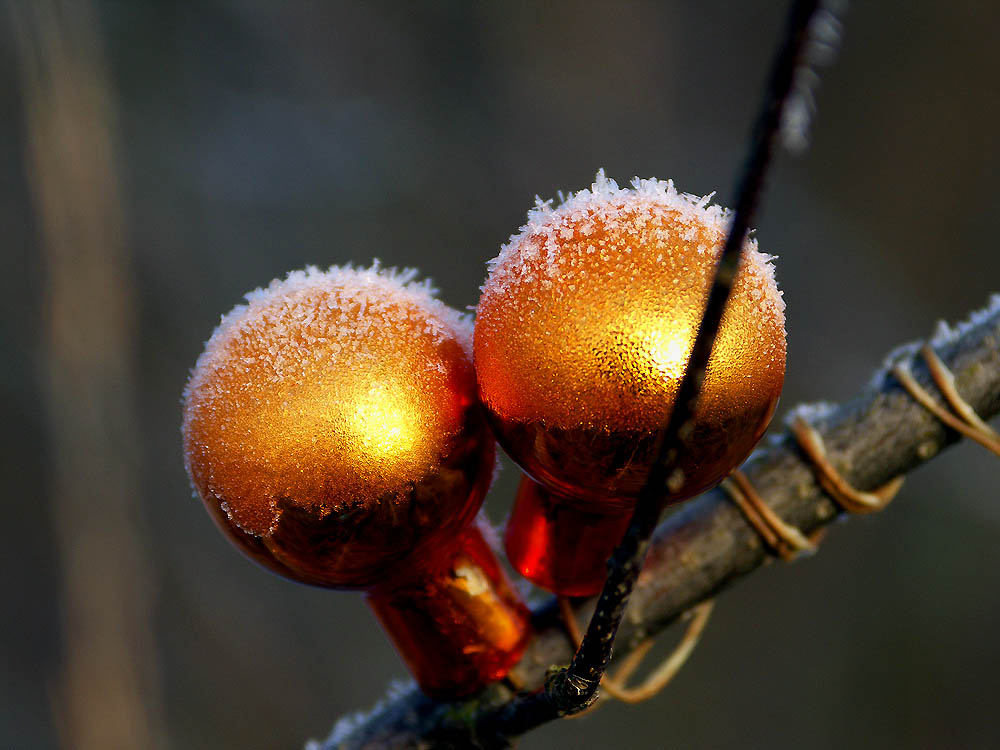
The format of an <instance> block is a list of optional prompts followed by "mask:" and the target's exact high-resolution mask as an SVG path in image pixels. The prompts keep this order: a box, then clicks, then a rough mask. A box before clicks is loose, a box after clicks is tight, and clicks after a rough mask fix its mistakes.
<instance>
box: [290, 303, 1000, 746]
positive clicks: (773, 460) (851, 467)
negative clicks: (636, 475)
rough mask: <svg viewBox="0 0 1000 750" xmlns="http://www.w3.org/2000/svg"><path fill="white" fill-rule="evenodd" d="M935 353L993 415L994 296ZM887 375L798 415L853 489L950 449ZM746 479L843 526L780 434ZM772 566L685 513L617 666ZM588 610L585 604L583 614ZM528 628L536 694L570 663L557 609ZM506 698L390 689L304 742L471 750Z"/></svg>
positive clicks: (722, 530) (731, 534) (707, 514)
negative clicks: (704, 604)
mask: <svg viewBox="0 0 1000 750" xmlns="http://www.w3.org/2000/svg"><path fill="white" fill-rule="evenodd" d="M932 344H933V346H934V348H935V350H936V351H937V353H938V354H939V355H940V357H941V359H942V360H943V361H944V363H945V364H946V365H947V366H948V367H949V368H950V369H951V370H952V371H953V372H954V374H955V381H956V385H957V387H958V390H959V392H960V393H961V394H962V396H963V397H964V398H965V399H966V400H967V401H968V403H969V404H970V405H971V406H972V408H973V409H975V411H976V412H977V413H978V414H979V415H980V416H981V417H983V419H990V418H992V417H994V416H996V415H997V414H998V413H1000V296H995V297H994V298H993V300H992V303H991V305H990V307H989V308H988V309H987V310H984V311H981V312H979V313H976V314H975V315H973V316H972V318H971V319H970V321H968V322H967V323H963V324H962V325H960V326H959V327H958V328H957V330H954V331H952V330H950V329H945V328H942V330H941V331H939V332H938V334H937V335H936V336H935V337H934V339H933V340H932ZM917 348H918V347H916V346H907V347H904V348H902V349H899V350H897V351H896V352H895V353H894V354H893V355H890V356H891V358H892V359H893V361H900V360H901V361H905V362H909V364H910V366H911V368H912V370H913V373H914V375H915V377H916V379H917V381H918V382H919V383H920V384H921V385H923V386H924V387H925V388H926V389H928V391H930V392H931V393H937V391H936V390H935V388H934V386H933V384H932V380H931V378H930V376H929V374H928V371H927V368H926V366H925V364H924V362H923V360H922V359H921V358H920V357H917V356H915V353H916V351H917ZM887 373H888V370H887V367H885V366H883V367H882V368H881V369H880V370H879V372H878V374H877V376H876V377H875V378H874V379H873V381H872V383H871V384H870V385H869V386H868V387H867V388H866V389H865V391H864V392H862V393H861V394H860V395H859V396H858V397H857V398H856V399H854V400H853V401H850V402H848V403H845V404H843V405H840V406H836V407H833V406H831V407H824V408H817V407H813V408H810V409H805V410H803V409H798V410H796V413H802V414H803V415H804V416H806V417H807V419H808V421H810V422H811V423H812V424H813V425H814V427H816V429H817V430H818V431H819V433H820V435H821V436H822V437H823V440H824V442H825V444H826V448H827V452H828V455H829V458H830V460H831V461H832V463H833V464H834V465H835V466H836V467H837V468H838V469H839V470H840V471H841V473H842V474H843V476H844V477H845V478H846V479H847V480H848V481H849V482H850V483H851V484H852V485H854V486H856V487H858V488H859V489H864V490H870V489H874V488H876V487H879V486H881V485H882V484H884V483H885V482H887V481H888V480H890V479H892V478H893V477H895V476H898V475H901V474H904V473H906V472H908V471H911V470H912V469H914V468H916V467H917V466H919V465H920V464H922V463H925V462H926V461H928V460H930V459H932V458H933V457H935V456H936V455H938V453H939V452H940V451H941V450H942V449H943V448H945V447H947V446H948V445H950V444H952V443H954V442H955V441H956V440H957V439H958V435H957V433H955V432H954V431H952V430H950V429H948V428H947V427H945V426H944V425H943V424H941V422H939V421H938V420H937V419H936V418H935V417H934V416H933V415H931V414H930V413H929V412H928V411H927V410H926V409H924V408H923V407H922V406H920V405H919V404H917V403H916V402H914V401H913V399H912V398H910V396H909V395H908V394H907V393H906V392H905V391H904V390H903V389H902V387H901V386H900V384H899V383H898V382H897V381H896V380H895V379H894V378H893V377H892V375H891V374H887ZM742 468H743V471H744V472H745V473H746V475H747V476H748V477H749V479H750V480H751V482H753V484H754V486H755V487H757V489H758V490H759V491H760V493H761V495H762V496H763V497H764V498H765V499H766V501H767V502H768V503H769V504H770V505H771V507H772V508H773V509H774V510H775V511H776V512H777V513H778V514H779V515H780V516H781V517H782V518H783V519H784V520H785V521H787V522H789V523H791V524H794V525H795V526H798V527H799V528H800V529H802V531H803V532H805V533H810V532H812V531H815V530H817V529H819V528H821V527H823V526H825V525H827V524H829V523H831V522H832V521H833V520H834V519H836V518H837V517H838V516H839V515H840V511H839V508H838V507H837V506H836V505H834V503H833V501H832V500H830V499H829V498H828V497H827V496H826V495H824V494H823V491H822V489H821V488H820V486H819V484H818V483H817V481H816V477H815V475H814V474H813V471H812V469H811V468H810V465H809V464H808V463H807V462H806V461H805V460H804V459H803V457H802V455H801V454H800V452H799V450H798V448H797V445H796V443H795V441H794V439H793V438H792V437H791V436H790V435H789V434H787V433H785V434H782V435H779V436H778V437H777V438H774V439H772V440H771V441H769V444H768V445H767V446H766V447H764V448H761V449H759V450H758V451H756V452H755V453H754V455H753V456H751V458H750V459H749V460H748V461H747V462H746V464H744V466H743V467H742ZM904 492H905V490H904ZM771 559H773V558H772V557H771V556H770V555H769V554H768V552H767V551H766V549H765V548H764V546H763V544H762V543H761V540H760V538H759V537H758V536H757V535H756V532H754V530H753V529H752V527H751V526H750V525H749V524H748V523H747V521H746V520H745V519H744V517H743V515H742V514H741V512H740V511H739V510H738V509H737V508H736V507H735V506H734V505H733V504H732V502H731V501H730V500H729V499H728V498H727V496H726V495H725V494H724V493H723V492H721V491H720V490H713V491H711V492H708V493H706V494H705V495H702V496H701V497H700V498H698V499H697V500H695V501H692V502H690V503H688V504H686V505H684V506H682V507H681V508H680V510H678V511H677V512H675V513H674V514H673V515H671V516H670V517H669V518H668V519H667V520H666V521H664V522H663V523H662V524H660V526H659V527H658V528H657V530H656V533H655V535H654V537H653V541H652V545H651V547H650V550H649V554H648V557H647V559H646V565H645V567H644V569H643V571H642V573H641V575H640V577H639V581H638V584H637V585H636V588H635V590H634V592H633V594H632V598H631V601H630V603H629V608H628V610H627V612H626V615H625V618H624V621H623V623H622V626H621V631H620V633H619V637H618V640H617V642H616V647H615V651H616V655H617V656H621V655H622V654H624V653H626V652H627V651H629V650H631V649H632V648H634V647H635V646H636V645H637V644H638V643H639V642H640V641H641V640H643V639H644V638H646V637H647V636H649V635H653V634H655V633H657V632H658V631H660V630H662V629H663V628H664V627H666V626H668V625H669V624H670V623H672V622H673V621H674V620H676V619H677V618H678V617H679V616H680V615H681V614H683V613H684V612H685V611H686V610H687V609H689V608H690V607H691V606H693V605H695V604H697V603H698V602H701V601H704V600H705V599H708V598H711V597H713V596H715V595H716V594H717V593H718V592H719V591H720V590H722V589H723V588H725V587H726V586H727V585H728V584H730V583H731V582H733V581H734V580H736V579H738V578H740V577H742V576H744V575H746V574H747V573H750V572H751V571H753V570H756V569H757V568H759V567H761V566H762V565H764V564H765V563H766V562H768V561H770V560H771ZM592 607H593V602H589V603H586V604H584V605H582V606H581V610H582V609H587V608H592ZM535 626H536V632H537V635H536V637H535V639H534V640H533V642H532V644H531V645H530V646H529V648H528V650H527V652H526V653H525V655H524V657H523V658H522V660H521V662H520V663H519V664H518V666H517V667H515V669H514V670H513V672H512V673H511V675H510V679H511V680H512V681H513V682H514V683H516V684H518V685H519V686H520V687H521V688H522V689H527V690H531V689H537V688H538V687H540V686H541V685H542V684H543V683H544V680H545V677H546V673H547V671H548V670H549V668H550V667H551V666H552V665H558V664H565V663H566V662H568V661H569V660H570V659H571V658H572V656H573V649H572V646H571V644H570V642H569V640H568V639H567V637H566V634H565V632H564V630H563V627H562V625H561V624H560V621H559V618H558V613H557V609H556V606H555V603H554V600H550V601H549V602H547V603H545V604H544V605H542V606H540V607H539V608H537V609H536V612H535ZM513 692H514V691H512V690H511V689H510V687H509V686H507V685H504V684H498V685H494V686H492V687H491V688H489V689H487V690H486V691H484V692H483V693H482V694H480V695H479V696H476V697H475V698H472V699H469V700H466V701H462V702H457V703H441V702H437V701H433V700H431V699H429V698H427V697H425V696H423V695H422V694H421V693H420V692H419V691H418V690H417V689H416V688H415V687H413V686H409V687H405V688H398V689H396V690H394V691H390V695H389V696H388V697H387V698H386V699H385V700H384V701H383V702H382V703H381V704H380V705H379V706H377V707H376V708H375V709H374V710H373V711H371V712H370V713H368V714H367V715H361V714H359V715H356V716H354V717H348V718H345V719H341V720H340V721H339V722H338V723H337V726H336V727H334V730H333V733H332V734H331V735H330V737H329V738H327V739H326V740H325V741H323V742H311V743H309V745H308V748H309V750H334V749H335V748H336V749H338V750H341V749H342V750H360V749H361V748H366V749H367V750H375V749H376V748H377V749H378V750H389V749H393V750H396V749H400V750H402V749H403V748H408V749H414V750H415V749H416V748H427V747H430V746H434V747H470V746H473V747H474V746H476V744H477V738H476V735H475V728H476V726H477V725H478V723H479V721H480V720H481V719H482V717H484V716H488V715H491V714H494V713H495V712H496V711H498V710H500V709H502V707H503V706H504V705H505V704H506V703H508V702H509V701H510V700H511V698H512V697H513ZM491 739H495V738H491Z"/></svg>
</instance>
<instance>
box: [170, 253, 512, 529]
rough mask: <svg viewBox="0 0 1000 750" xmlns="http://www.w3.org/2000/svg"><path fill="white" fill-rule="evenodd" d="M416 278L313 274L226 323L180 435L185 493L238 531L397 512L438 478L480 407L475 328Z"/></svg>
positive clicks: (202, 362) (203, 361) (193, 385)
mask: <svg viewBox="0 0 1000 750" xmlns="http://www.w3.org/2000/svg"><path fill="white" fill-rule="evenodd" d="M414 277H415V271H412V270H404V271H401V272H397V271H395V270H394V269H393V270H384V269H381V268H380V267H379V266H378V263H377V262H376V263H375V264H374V265H373V266H372V267H371V268H367V269H358V268H352V267H350V266H346V267H333V268H330V269H329V270H327V271H320V270H319V269H317V268H314V267H309V268H306V269H305V270H304V271H294V272H292V273H290V274H288V276H287V278H285V279H283V280H274V281H272V282H271V284H270V285H268V286H267V287H266V288H263V289H256V290H254V291H252V292H250V293H249V294H247V296H246V304H242V305H238V306H237V307H236V308H235V309H234V310H233V311H232V312H230V313H228V314H227V315H225V316H224V317H223V318H222V321H221V322H220V324H219V326H218V327H217V328H216V329H215V331H214V332H213V334H212V336H211V338H210V339H209V340H208V342H207V344H206V346H205V350H204V352H203V353H202V355H201V356H200V357H199V358H198V362H197V364H196V365H195V367H194V370H193V371H192V373H191V377H190V380H189V382H188V384H187V387H186V389H185V392H184V400H185V409H184V425H183V433H184V442H185V449H186V451H185V453H186V461H187V468H188V472H189V475H190V476H191V478H192V481H193V482H194V484H195V486H196V487H197V489H198V490H199V492H200V493H201V495H202V497H203V498H205V500H206V502H210V501H211V502H215V503H218V505H219V507H220V509H221V510H222V511H224V512H225V513H226V514H227V516H228V518H229V520H230V521H231V522H232V523H234V524H235V525H236V526H238V527H239V529H241V530H243V531H244V532H246V533H248V534H251V535H254V536H257V537H263V536H268V535H270V534H273V533H274V531H275V529H276V527H277V524H278V522H279V519H280V517H281V515H282V513H283V512H284V511H285V510H286V509H288V508H295V509H298V510H308V511H309V512H310V513H313V514H315V515H317V517H323V516H325V515H326V514H329V513H330V512H333V511H343V510H345V509H348V508H357V507H369V506H371V505H373V504H375V503H379V502H381V501H383V500H384V499H385V498H394V501H396V502H398V501H399V499H400V498H401V497H403V496H405V495H407V493H409V492H410V491H411V490H412V488H413V487H414V486H415V485H419V484H420V483H421V482H425V481H428V479H429V478H433V477H434V476H435V474H436V473H437V472H438V471H439V469H440V468H441V463H442V457H443V456H446V455H447V454H448V452H449V450H450V446H451V443H452V441H453V440H454V439H455V438H456V436H457V435H458V434H459V432H460V431H461V430H462V429H463V428H464V427H465V425H464V422H463V420H464V419H465V411H466V409H467V408H468V406H469V404H470V403H472V402H473V401H474V396H475V392H474V381H473V380H472V379H471V378H472V375H471V363H470V362H469V349H470V340H471V325H470V322H469V321H468V319H467V318H466V317H464V316H461V315H460V314H459V313H457V312H455V311H454V310H452V309H450V308H448V307H447V306H445V305H444V304H442V303H441V302H440V301H438V300H436V299H434V297H433V296H432V293H433V289H432V288H431V286H430V285H429V283H428V282H426V281H424V282H420V283H418V282H415V281H414V280H413V279H414ZM491 465H492V459H491ZM463 501H464V498H463Z"/></svg>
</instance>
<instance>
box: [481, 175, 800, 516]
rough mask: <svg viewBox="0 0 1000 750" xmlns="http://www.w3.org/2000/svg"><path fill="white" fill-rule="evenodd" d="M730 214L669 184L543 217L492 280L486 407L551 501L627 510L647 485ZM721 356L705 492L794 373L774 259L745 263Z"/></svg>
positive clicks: (706, 430) (606, 194) (703, 464)
mask: <svg viewBox="0 0 1000 750" xmlns="http://www.w3.org/2000/svg"><path fill="white" fill-rule="evenodd" d="M726 229H727V211H726V210H724V209H722V208H720V207H718V206H709V205H708V198H697V197H694V196H691V195H686V194H684V193H678V192H677V191H676V190H675V189H674V186H673V183H672V182H661V181H658V180H636V181H634V182H633V184H632V187H631V188H626V189H620V188H619V187H618V186H617V184H615V183H614V182H613V181H611V180H608V179H606V178H605V177H604V174H603V172H601V173H598V175H597V181H596V182H595V183H594V185H593V186H592V187H591V189H590V190H583V191H581V192H579V193H576V194H575V195H572V196H571V197H569V199H567V200H566V201H565V202H564V203H562V204H561V205H559V206H557V207H552V206H551V205H550V204H549V203H541V202H539V204H538V205H537V206H536V208H535V209H534V210H532V211H531V212H530V213H529V214H528V223H527V225H526V226H524V227H522V228H521V231H520V233H518V234H516V235H514V236H513V237H512V238H511V240H510V242H509V243H508V244H507V245H505V246H504V247H503V249H502V250H501V252H500V255H499V256H498V257H497V258H495V259H494V260H493V261H492V262H491V264H490V274H489V278H488V279H487V281H486V284H485V286H484V287H483V294H482V298H481V299H480V302H479V308H478V312H477V318H476V330H475V337H474V352H475V358H474V359H475V364H476V371H477V375H478V378H479V389H480V395H481V397H482V399H483V402H484V403H485V405H486V407H487V409H488V410H489V412H490V415H491V419H492V421H493V426H494V428H495V431H496V433H497V436H498V438H499V440H500V443H501V444H502V445H503V446H504V448H505V449H506V450H507V451H508V452H509V453H510V455H511V456H512V457H513V458H514V460H515V461H517V462H518V463H519V464H520V466H521V467H522V468H523V469H524V470H525V471H526V472H527V473H528V474H529V475H531V476H532V477H533V478H534V479H536V480H537V481H539V482H541V483H542V484H544V485H546V486H547V487H549V488H550V489H552V490H553V491H555V492H557V493H559V494H562V495H565V496H568V497H574V498H578V499H581V500H587V499H589V500H591V501H593V502H595V503H604V504H608V503H615V502H619V501H622V502H624V503H625V504H628V502H627V501H628V500H629V499H634V498H635V496H636V495H637V494H638V493H639V491H640V489H641V487H642V485H643V483H644V482H645V479H646V476H647V473H648V471H649V469H650V466H651V464H652V461H653V458H654V456H653V451H654V441H655V436H656V433H657V430H658V428H659V427H660V426H661V425H662V424H663V422H664V420H665V418H666V417H667V416H668V415H669V413H670V410H671V409H672V408H673V404H674V400H675V398H676V393H677V389H678V387H679V384H680V379H681V376H682V375H683V371H684V369H685V367H686V364H687V360H688V357H689V356H690V353H691V349H692V347H693V345H694V338H695V335H696V333H697V330H698V327H699V325H700V321H701V315H702V312H703V309H704V305H705V302H706V299H707V297H708V289H709V285H710V283H711V282H710V277H711V273H712V271H713V269H714V267H715V263H716V261H717V259H718V258H719V256H720V254H721V252H722V245H723V243H724V241H725V236H726ZM744 251H745V252H744V259H745V260H744V262H743V263H742V265H741V267H740V271H739V274H738V276H737V279H736V283H735V287H734V289H733V294H732V297H731V298H730V302H729V305H728V307H727V309H726V313H725V316H724V318H723V320H722V328H721V330H720V332H719V336H718V338H717V340H716V343H715V347H714V349H713V351H712V357H711V360H710V363H709V367H708V374H707V379H706V381H705V383H704V387H703V390H702V395H701V399H700V401H699V405H698V409H697V413H696V417H695V428H694V433H693V436H692V438H691V440H690V441H689V444H690V445H691V446H692V447H691V449H690V450H689V451H687V452H685V454H684V456H683V459H682V462H681V468H682V469H683V472H684V484H683V486H682V487H681V489H680V490H679V491H677V492H675V493H673V495H672V496H669V497H667V498H665V499H668V500H680V499H683V498H686V497H690V496H692V495H694V494H697V493H698V492H701V491H703V490H704V489H707V488H708V487H710V486H712V485H713V484H715V483H716V482H718V481H719V480H720V479H722V478H723V477H725V476H726V474H728V473H729V472H730V471H731V470H732V469H733V468H734V467H735V466H736V465H737V464H738V463H739V462H740V461H742V460H743V459H744V458H745V457H746V456H747V455H748V454H749V452H750V450H751V449H752V448H753V446H754V444H755V443H756V442H757V441H758V440H759V439H760V437H761V435H762V434H763V432H764V430H765V428H766V426H767V423H768V421H769V420H770V418H771V415H772V413H773V410H774V406H775V404H776V402H777V399H778V395H779V393H780V391H781V385H782V382H783V380H784V372H785V331H784V304H783V302H782V299H781V293H780V292H779V291H778V289H777V286H776V284H775V281H774V270H773V267H772V265H771V263H770V258H769V257H768V256H766V255H763V254H762V253H760V252H758V250H757V243H756V241H754V240H750V241H748V242H747V244H746V247H745V248H744Z"/></svg>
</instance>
